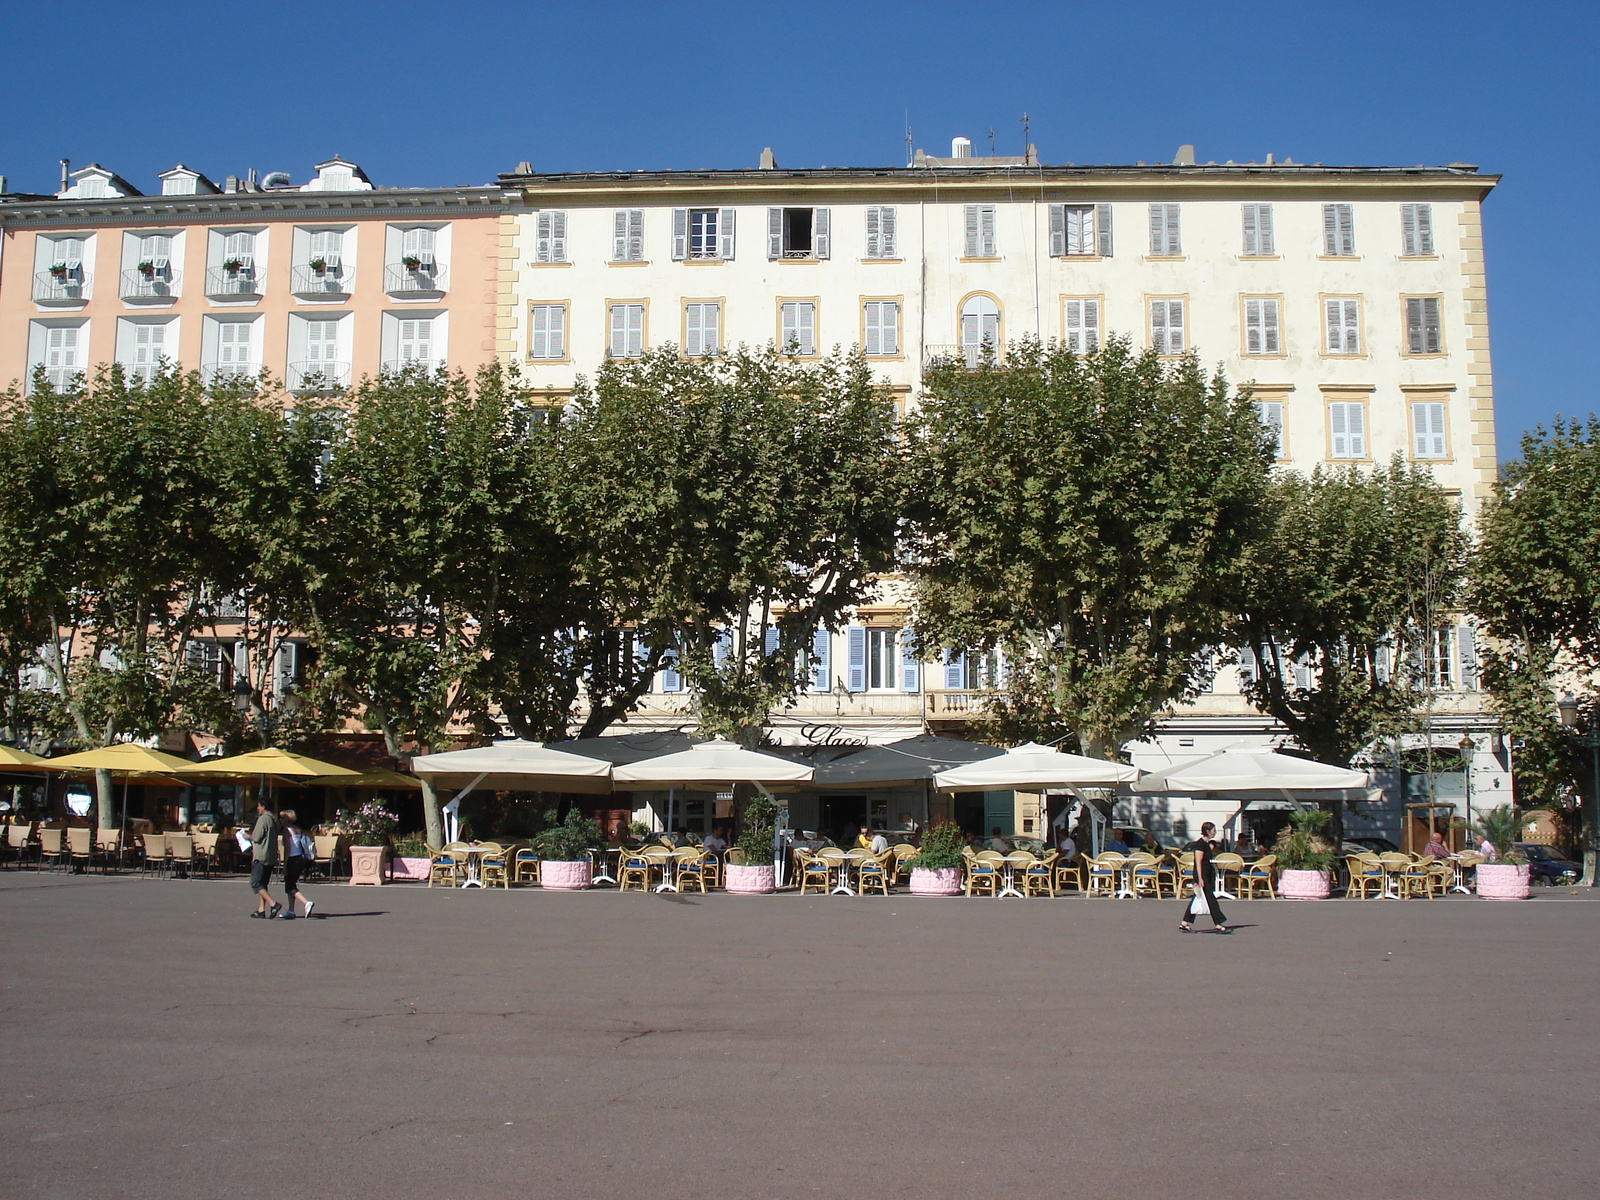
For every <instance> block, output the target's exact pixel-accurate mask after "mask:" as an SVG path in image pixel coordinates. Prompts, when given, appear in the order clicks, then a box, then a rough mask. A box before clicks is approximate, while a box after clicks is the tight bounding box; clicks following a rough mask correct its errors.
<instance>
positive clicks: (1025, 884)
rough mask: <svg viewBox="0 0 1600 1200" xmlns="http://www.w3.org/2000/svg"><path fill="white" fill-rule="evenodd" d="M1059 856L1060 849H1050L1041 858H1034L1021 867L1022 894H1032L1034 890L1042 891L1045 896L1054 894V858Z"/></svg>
mask: <svg viewBox="0 0 1600 1200" xmlns="http://www.w3.org/2000/svg"><path fill="white" fill-rule="evenodd" d="M1060 857H1061V851H1059V850H1050V851H1048V852H1046V853H1045V855H1044V856H1043V857H1042V858H1036V859H1034V860H1033V861H1032V862H1031V863H1029V864H1028V865H1027V867H1026V868H1024V869H1023V872H1022V894H1023V895H1024V896H1032V895H1034V894H1035V893H1036V892H1043V893H1044V894H1045V895H1047V896H1051V897H1054V896H1055V894H1056V859H1058V858H1060Z"/></svg>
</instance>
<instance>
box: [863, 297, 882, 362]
mask: <svg viewBox="0 0 1600 1200" xmlns="http://www.w3.org/2000/svg"><path fill="white" fill-rule="evenodd" d="M880 307H881V304H880V303H879V302H878V301H877V300H868V301H867V304H866V308H865V309H863V310H862V321H861V324H862V326H863V330H862V341H863V342H864V345H863V347H862V349H864V350H865V351H866V353H868V354H882V353H883V331H882V317H881V314H880V313H879V311H878V310H879V308H880Z"/></svg>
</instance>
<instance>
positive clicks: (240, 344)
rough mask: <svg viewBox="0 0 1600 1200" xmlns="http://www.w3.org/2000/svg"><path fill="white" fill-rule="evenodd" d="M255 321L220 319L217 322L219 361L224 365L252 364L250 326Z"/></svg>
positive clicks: (240, 365) (241, 365) (242, 365)
mask: <svg viewBox="0 0 1600 1200" xmlns="http://www.w3.org/2000/svg"><path fill="white" fill-rule="evenodd" d="M253 324H254V322H253V321H219V322H218V323H217V362H218V363H220V364H222V365H224V366H237V367H245V366H249V365H251V363H252V361H253V359H254V356H253V355H252V354H251V353H250V345H251V338H250V328H251V326H252V325H253Z"/></svg>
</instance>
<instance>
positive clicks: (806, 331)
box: [797, 303, 817, 354]
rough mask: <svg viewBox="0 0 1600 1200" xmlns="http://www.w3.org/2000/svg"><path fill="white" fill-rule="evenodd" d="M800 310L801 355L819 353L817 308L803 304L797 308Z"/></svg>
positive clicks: (813, 305)
mask: <svg viewBox="0 0 1600 1200" xmlns="http://www.w3.org/2000/svg"><path fill="white" fill-rule="evenodd" d="M797 307H798V308H799V310H800V314H799V316H800V321H799V329H800V353H802V354H815V353H816V352H817V306H816V305H815V304H809V303H802V304H800V305H798V306H797Z"/></svg>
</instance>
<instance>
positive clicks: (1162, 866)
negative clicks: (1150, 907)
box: [1156, 854, 1179, 900]
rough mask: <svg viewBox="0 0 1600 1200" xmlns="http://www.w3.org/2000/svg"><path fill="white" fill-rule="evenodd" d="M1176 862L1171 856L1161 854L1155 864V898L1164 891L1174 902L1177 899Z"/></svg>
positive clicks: (1158, 897)
mask: <svg viewBox="0 0 1600 1200" xmlns="http://www.w3.org/2000/svg"><path fill="white" fill-rule="evenodd" d="M1178 886H1179V885H1178V862H1177V860H1176V859H1175V858H1173V856H1172V855H1171V854H1163V855H1162V856H1161V859H1160V861H1158V862H1157V863H1156V898H1157V899H1160V898H1161V893H1162V892H1163V891H1166V892H1167V893H1168V894H1169V895H1170V896H1171V897H1172V898H1173V899H1174V900H1176V899H1177V898H1178V894H1179V893H1178Z"/></svg>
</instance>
